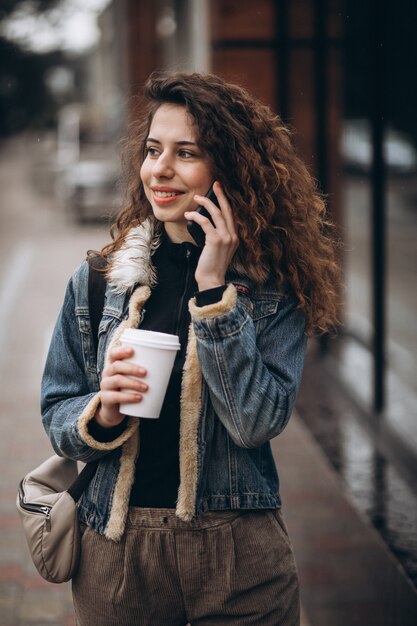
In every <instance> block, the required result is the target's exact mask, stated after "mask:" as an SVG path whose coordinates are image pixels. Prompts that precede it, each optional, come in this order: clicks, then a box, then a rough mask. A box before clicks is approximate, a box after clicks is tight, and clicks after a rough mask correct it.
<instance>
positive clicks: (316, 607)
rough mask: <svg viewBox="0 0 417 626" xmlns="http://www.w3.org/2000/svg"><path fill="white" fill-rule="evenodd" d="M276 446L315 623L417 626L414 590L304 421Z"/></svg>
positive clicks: (286, 507) (285, 507)
mask: <svg viewBox="0 0 417 626" xmlns="http://www.w3.org/2000/svg"><path fill="white" fill-rule="evenodd" d="M273 449H274V454H275V458H276V460H277V463H278V467H279V474H280V479H281V483H282V487H281V494H282V499H283V510H284V514H285V518H286V521H287V525H288V527H289V532H290V535H291V537H292V541H293V545H294V550H295V555H296V560H297V564H298V569H299V575H300V582H301V590H302V591H301V597H302V603H303V606H304V609H305V612H306V615H307V617H308V619H309V621H310V623H311V626H415V624H417V592H416V590H415V589H414V587H413V586H412V585H411V584H410V583H409V581H408V579H407V578H406V576H405V574H404V572H403V570H402V568H401V566H400V565H398V563H397V562H396V560H395V559H394V557H393V556H392V555H391V553H389V552H388V550H387V548H386V547H385V545H384V544H383V542H382V540H381V539H380V537H379V535H378V534H377V533H376V531H375V530H374V529H373V528H371V527H370V525H369V523H368V522H367V521H366V520H365V519H364V518H363V517H362V516H361V515H360V514H359V513H358V511H357V510H356V509H355V508H354V506H353V504H352V503H351V502H350V500H349V498H348V496H347V495H346V494H344V492H343V490H342V485H341V482H340V480H339V478H338V475H337V474H336V473H335V471H334V470H333V469H332V468H331V466H330V465H329V464H328V462H327V460H326V458H325V457H324V455H323V453H322V451H321V449H320V448H319V447H318V445H317V444H316V442H315V441H314V439H313V437H312V435H311V434H310V432H309V431H308V430H307V428H306V427H305V426H304V424H303V423H302V422H301V420H300V418H298V417H297V416H296V415H293V417H292V418H291V421H290V424H289V426H288V427H287V429H286V430H285V431H284V433H283V434H282V435H280V436H279V437H277V438H276V439H275V440H274V441H273Z"/></svg>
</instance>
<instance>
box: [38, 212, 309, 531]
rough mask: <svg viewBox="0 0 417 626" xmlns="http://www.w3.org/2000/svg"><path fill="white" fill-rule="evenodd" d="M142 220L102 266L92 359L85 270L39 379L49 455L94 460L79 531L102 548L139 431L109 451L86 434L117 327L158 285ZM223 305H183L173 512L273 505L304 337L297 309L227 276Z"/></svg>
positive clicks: (290, 300)
mask: <svg viewBox="0 0 417 626" xmlns="http://www.w3.org/2000/svg"><path fill="white" fill-rule="evenodd" d="M157 245H158V235H157V233H156V231H155V225H154V223H153V221H152V220H147V222H145V223H144V224H143V225H142V226H139V227H136V228H134V229H132V230H131V231H130V232H129V233H128V235H127V237H126V238H125V241H124V244H123V246H122V248H121V249H120V250H118V251H117V252H116V253H115V255H114V257H113V258H112V261H111V269H110V276H109V283H108V286H107V289H106V298H105V306H104V310H103V317H102V320H101V322H100V326H99V343H98V352H97V355H96V353H95V350H94V342H93V337H92V334H91V326H90V320H89V309H88V265H87V263H83V264H82V265H81V266H80V267H79V268H78V270H77V271H76V272H75V273H74V275H73V276H72V278H71V280H70V281H69V284H68V287H67V291H66V294H65V300H64V304H63V306H62V309H61V312H60V314H59V317H58V320H57V323H56V326H55V330H54V333H53V337H52V341H51V346H50V349H49V353H48V357H47V362H46V365H45V371H44V375H43V379H42V399H41V405H42V419H43V423H44V426H45V429H46V431H47V433H48V435H49V438H50V440H51V443H52V446H53V448H54V450H55V451H56V453H57V454H59V455H61V456H65V457H69V458H72V459H76V460H79V461H83V462H90V461H94V460H100V463H99V465H98V469H97V472H96V474H95V476H94V478H93V480H92V481H91V483H90V484H89V486H88V488H87V489H86V491H85V493H84V495H83V497H82V499H81V501H80V504H79V516H80V519H81V521H83V522H84V523H86V524H88V525H90V526H92V527H93V528H94V529H95V530H96V531H97V532H99V533H101V534H104V535H106V536H107V537H108V538H109V539H112V540H115V541H118V540H120V538H121V537H122V535H123V532H124V527H125V521H126V515H127V511H128V506H129V495H130V490H131V487H132V484H133V480H134V476H135V462H136V458H137V455H138V454H139V449H140V420H138V419H137V418H129V420H128V423H127V426H126V428H125V430H124V431H123V432H122V434H121V435H119V436H118V437H117V438H116V439H114V440H113V441H110V442H101V441H97V440H95V439H94V438H93V436H92V435H91V434H90V432H89V429H88V423H89V421H90V420H92V419H94V414H95V412H96V410H97V407H98V406H99V403H100V391H99V384H100V376H101V372H102V371H103V369H104V367H105V363H106V354H107V353H108V350H109V348H110V347H113V346H114V345H117V343H118V342H119V338H120V335H121V333H122V331H123V330H124V328H129V327H130V328H136V327H138V325H140V321H141V317H142V310H143V307H144V305H145V303H146V300H147V299H148V298H149V296H150V294H151V289H152V286H153V285H154V284H155V280H156V277H155V275H154V271H153V267H152V262H151V258H152V252H153V251H154V249H155V247H156V246H157ZM227 282H228V287H227V289H226V291H225V292H224V294H223V297H222V299H221V301H219V302H216V303H215V304H210V305H207V306H203V307H198V306H197V305H196V303H195V300H194V299H192V300H191V301H190V303H189V308H190V312H191V325H190V330H189V338H188V346H187V356H186V360H185V365H184V372H183V382H182V394H181V422H180V486H179V491H178V500H177V509H176V513H177V515H178V517H179V518H181V519H183V520H186V521H187V520H191V519H192V518H193V517H194V516H195V515H200V514H202V513H204V512H205V511H207V510H216V511H221V510H228V509H263V508H278V507H280V506H281V501H280V496H279V480H278V474H277V471H276V468H275V463H274V460H273V456H272V452H271V447H270V440H271V439H272V438H273V437H275V436H276V435H278V434H279V433H280V432H281V431H282V430H283V429H284V427H285V426H286V424H287V422H288V419H289V417H290V414H291V410H292V408H293V405H294V402H295V398H296V394H297V390H298V387H299V384H300V381H301V375H302V368H303V361H304V353H305V347H306V336H305V333H304V329H305V320H304V315H303V313H302V312H301V311H300V309H299V308H297V303H296V301H295V298H294V297H293V296H292V295H290V294H288V293H282V292H280V291H279V290H278V289H277V287H276V286H275V285H272V284H265V285H263V286H255V285H253V284H252V283H251V282H250V281H249V280H248V279H246V278H245V277H243V276H242V275H239V274H237V273H236V272H233V271H232V272H231V273H230V274H229V275H228V277H227Z"/></svg>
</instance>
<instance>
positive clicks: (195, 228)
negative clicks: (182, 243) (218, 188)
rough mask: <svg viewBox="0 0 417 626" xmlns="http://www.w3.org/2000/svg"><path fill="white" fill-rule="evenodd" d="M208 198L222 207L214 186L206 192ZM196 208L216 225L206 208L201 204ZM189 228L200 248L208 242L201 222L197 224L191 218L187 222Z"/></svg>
mask: <svg viewBox="0 0 417 626" xmlns="http://www.w3.org/2000/svg"><path fill="white" fill-rule="evenodd" d="M206 198H208V199H209V200H211V201H212V202H214V204H215V205H216V206H217V207H218V208H219V209H220V205H219V201H218V200H217V196H216V194H215V193H214V191H213V187H210V189H209V191H208V192H207V193H206ZM195 210H196V211H197V213H200V215H204V217H208V219H209V220H210V222H211V223H212V224H213V226H214V222H213V220H212V217H211V215H210V213H209V212H208V211H207V209H206V208H204V207H203V206H201V205H200V206H198V207H197V208H196V209H195ZM187 229H188V232H189V233H190V235H191V237H192V238H193V239H194V241H195V242H196V244H197V245H198V246H199V247H200V248H203V247H204V245H205V243H206V234H205V232H204V230H203V229H202V228H201V226H200V224H197V223H196V222H192V221H191V220H189V221H188V222H187Z"/></svg>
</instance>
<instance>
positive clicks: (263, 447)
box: [42, 74, 338, 626]
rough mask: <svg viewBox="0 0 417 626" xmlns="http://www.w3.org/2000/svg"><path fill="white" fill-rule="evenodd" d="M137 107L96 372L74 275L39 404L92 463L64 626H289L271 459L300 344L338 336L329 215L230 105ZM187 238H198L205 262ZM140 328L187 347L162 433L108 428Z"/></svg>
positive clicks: (281, 150) (281, 132)
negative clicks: (126, 337) (71, 623)
mask: <svg viewBox="0 0 417 626" xmlns="http://www.w3.org/2000/svg"><path fill="white" fill-rule="evenodd" d="M141 107H142V108H141V116H140V118H139V120H138V121H136V122H135V123H134V124H133V125H132V126H131V128H130V133H129V137H128V142H127V150H126V154H127V163H126V171H125V174H126V194H125V200H124V205H123V208H122V210H121V212H120V214H119V217H118V219H117V223H116V226H115V228H114V230H113V231H112V239H113V241H112V243H110V244H109V245H107V246H106V247H105V248H104V250H103V251H102V253H101V256H102V257H103V258H104V259H106V261H107V269H106V280H107V289H106V300H105V306H104V311H103V317H102V320H101V323H100V327H99V343H98V352H97V355H96V354H95V350H94V348H93V345H94V342H93V337H92V333H91V327H90V321H89V315H88V264H87V263H84V264H82V265H81V267H80V268H79V269H78V270H77V271H76V272H75V274H74V276H73V277H72V278H71V280H70V283H69V285H68V288H67V292H66V296H65V302H64V305H63V308H62V310H61V313H60V315H59V318H58V321H57V324H56V328H55V332H54V335H53V339H52V344H51V348H50V351H49V356H48V360H47V364H46V368H45V373H44V378H43V384H42V412H43V421H44V425H45V428H46V430H47V432H48V434H49V437H50V439H51V442H52V444H53V446H54V449H55V450H56V452H57V453H58V454H60V455H63V456H67V457H70V458H73V459H78V460H80V461H84V462H90V461H94V460H98V459H99V461H100V463H99V465H98V469H97V472H96V474H95V476H94V478H93V480H92V482H91V483H90V485H89V487H88V488H87V490H86V492H85V494H84V496H83V498H82V500H81V503H80V506H79V516H80V521H81V523H82V528H83V539H82V558H81V565H80V568H79V571H78V573H77V575H76V576H75V578H74V580H73V596H74V604H75V611H76V616H77V624H79V626H97V625H98V624H100V626H113V625H118V626H124V625H126V626H127V625H129V626H130V625H131V626H133V625H135V626H141V625H144V626H145V625H147V626H162V625H169V626H185V624H187V622H189V623H191V625H192V626H204V625H207V626H208V625H209V624H210V625H214V624H218V625H221V626H225V625H228V624H230V625H232V624H233V625H236V626H245V625H249V624H257V625H259V626H268V625H271V626H272V625H273V626H278V625H281V626H289V625H296V624H298V623H299V594H298V579H297V573H296V566H295V563H294V558H293V553H292V548H291V543H290V540H289V538H288V533H287V530H286V527H285V523H284V521H283V517H282V513H281V500H280V496H279V482H278V475H277V471H276V468H275V463H274V459H273V457H272V454H271V448H270V443H269V442H270V440H271V439H272V438H273V437H275V436H276V435H279V433H280V432H281V431H282V430H283V429H284V427H285V426H286V424H287V422H288V419H289V417H290V414H291V410H292V408H293V405H294V401H295V398H296V394H297V390H298V387H299V384H300V380H301V374H302V368H303V359H304V351H305V347H306V338H307V335H308V334H311V333H313V332H314V331H319V332H323V331H326V330H327V329H329V327H331V326H333V325H334V323H335V319H336V310H337V303H336V295H337V281H338V268H337V264H336V262H335V259H334V245H333V243H332V241H331V239H330V238H329V236H328V234H326V232H328V228H327V225H326V223H325V207H324V204H323V201H322V199H321V197H320V195H319V194H318V193H317V191H316V189H315V185H314V182H313V180H312V178H311V176H310V175H309V174H308V172H307V170H306V168H305V166H304V165H303V164H302V162H301V161H300V159H299V158H298V157H297V156H296V154H295V152H294V149H293V147H292V145H291V141H290V136H289V132H288V130H287V129H286V128H285V127H284V126H283V125H282V123H281V121H280V119H279V118H278V117H277V116H276V115H274V114H273V113H272V112H271V111H270V110H269V109H268V108H267V107H265V106H263V105H261V104H260V103H259V102H256V101H255V100H254V99H253V98H252V97H251V96H250V95H249V94H248V93H247V92H246V91H245V90H243V89H242V88H240V87H238V86H236V85H232V84H229V83H226V82H225V81H223V80H222V79H220V78H218V77H216V76H213V75H200V74H173V75H166V74H165V75H163V74H158V75H153V76H151V78H150V80H149V81H148V83H147V85H146V88H145V104H143V103H142V105H141ZM211 187H213V190H214V193H215V196H216V197H217V200H218V204H219V207H220V208H218V207H217V206H216V204H215V203H214V202H212V201H211V200H209V199H207V198H206V197H205V195H206V194H207V192H208V191H209V189H210V188H211ZM198 205H202V206H203V207H205V208H206V209H207V211H208V212H209V214H210V216H211V218H212V221H210V220H209V219H208V218H207V217H204V216H202V215H200V214H199V213H198V212H196V211H195V209H196V208H197V206H198ZM187 221H190V222H194V223H195V224H197V225H199V226H200V227H201V228H202V230H203V232H204V235H205V243H204V245H203V246H202V247H198V246H197V245H195V242H194V240H193V238H192V236H191V235H190V233H189V231H188V229H187ZM138 326H140V328H143V329H148V330H154V331H160V332H167V333H171V334H177V335H178V336H179V338H180V342H181V350H180V351H179V353H178V355H177V357H176V361H175V365H174V370H173V373H172V376H171V379H170V382H169V386H168V390H167V393H166V396H165V400H164V404H163V407H162V411H161V415H160V417H159V419H156V420H149V419H138V418H133V417H130V418H128V417H126V416H124V415H123V414H121V413H120V410H119V405H120V404H121V403H125V402H138V401H140V400H141V398H143V396H144V395H145V394H146V393H147V392H148V383H147V376H146V374H147V372H146V370H145V369H144V368H142V367H138V366H134V365H132V364H131V363H129V361H128V359H129V357H130V356H131V355H132V351H131V350H130V349H127V348H123V347H121V345H120V335H121V333H122V331H123V329H125V328H136V327H138ZM122 389H123V390H126V389H127V390H128V392H126V391H122Z"/></svg>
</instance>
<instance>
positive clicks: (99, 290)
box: [67, 256, 106, 502]
mask: <svg viewBox="0 0 417 626" xmlns="http://www.w3.org/2000/svg"><path fill="white" fill-rule="evenodd" d="M105 267H106V260H105V259H103V258H102V257H100V256H94V257H89V258H88V311H89V315H90V324H91V333H92V336H93V342H94V350H95V353H96V354H97V349H98V328H99V326H100V320H101V318H102V316H103V309H104V298H105V294H106V280H105V277H104V272H103V271H100V270H103V269H104V268H105ZM98 463H99V462H98V461H93V462H92V463H87V464H86V466H85V467H84V468H83V469H82V470H81V472H80V473H79V475H78V477H77V478H76V479H75V481H74V482H73V483H72V485H70V487H68V489H67V492H68V493H69V494H70V496H71V497H72V499H73V500H74V502H78V500H79V499H80V498H81V496H82V495H83V492H84V490H85V488H86V487H87V485H88V484H89V483H90V481H91V480H92V478H93V476H94V474H95V473H96V470H97V466H98Z"/></svg>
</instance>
